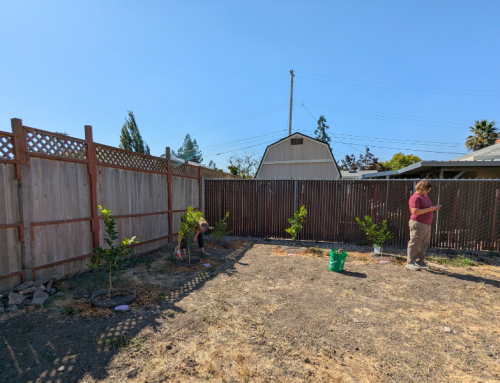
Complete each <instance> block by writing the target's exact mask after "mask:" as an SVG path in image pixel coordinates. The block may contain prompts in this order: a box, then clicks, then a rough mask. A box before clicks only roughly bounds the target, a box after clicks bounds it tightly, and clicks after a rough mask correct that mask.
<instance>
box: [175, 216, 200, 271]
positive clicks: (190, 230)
mask: <svg viewBox="0 0 500 383" xmlns="http://www.w3.org/2000/svg"><path fill="white" fill-rule="evenodd" d="M201 218H203V213H202V212H201V211H194V208H193V207H192V206H188V208H187V212H186V213H184V214H182V217H181V225H180V227H179V235H180V236H181V237H182V238H183V239H185V240H186V243H187V248H188V255H189V263H191V252H190V250H189V247H190V246H191V240H190V239H191V237H192V236H193V235H194V232H195V228H196V227H198V222H199V221H200V219H201Z"/></svg>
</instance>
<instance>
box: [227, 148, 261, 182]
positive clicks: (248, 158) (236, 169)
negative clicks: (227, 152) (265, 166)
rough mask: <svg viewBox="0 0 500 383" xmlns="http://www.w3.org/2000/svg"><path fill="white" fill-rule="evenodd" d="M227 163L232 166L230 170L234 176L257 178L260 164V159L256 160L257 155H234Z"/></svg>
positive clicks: (229, 167) (244, 153) (245, 153)
mask: <svg viewBox="0 0 500 383" xmlns="http://www.w3.org/2000/svg"><path fill="white" fill-rule="evenodd" d="M227 161H228V162H229V163H230V164H231V166H228V169H229V170H230V172H231V173H232V174H234V175H238V176H243V177H247V178H249V177H254V176H255V172H256V171H257V168H258V166H259V164H260V159H258V158H255V153H251V154H248V153H247V152H243V154H242V155H238V154H233V155H232V156H231V157H229V158H228V160H227Z"/></svg>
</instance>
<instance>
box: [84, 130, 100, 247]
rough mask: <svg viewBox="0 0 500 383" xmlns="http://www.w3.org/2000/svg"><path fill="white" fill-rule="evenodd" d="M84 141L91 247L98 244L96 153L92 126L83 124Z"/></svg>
mask: <svg viewBox="0 0 500 383" xmlns="http://www.w3.org/2000/svg"><path fill="white" fill-rule="evenodd" d="M85 141H87V160H88V161H89V163H88V165H87V173H88V174H89V181H90V210H91V214H90V216H91V217H92V220H91V221H90V222H91V223H90V224H91V231H92V249H95V248H96V247H98V246H99V226H100V225H99V214H98V212H97V155H96V150H95V144H94V138H93V135H92V126H91V125H85Z"/></svg>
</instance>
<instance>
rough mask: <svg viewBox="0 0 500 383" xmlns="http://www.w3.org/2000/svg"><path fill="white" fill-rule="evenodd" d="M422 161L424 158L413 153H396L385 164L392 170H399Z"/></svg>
mask: <svg viewBox="0 0 500 383" xmlns="http://www.w3.org/2000/svg"><path fill="white" fill-rule="evenodd" d="M420 161H422V159H421V158H420V157H417V156H414V155H413V154H404V153H396V154H395V155H393V156H392V158H391V159H390V160H389V161H387V162H384V163H383V165H384V166H385V167H387V168H390V169H392V170H399V169H403V168H406V167H407V166H410V165H413V164H416V163H417V162H420Z"/></svg>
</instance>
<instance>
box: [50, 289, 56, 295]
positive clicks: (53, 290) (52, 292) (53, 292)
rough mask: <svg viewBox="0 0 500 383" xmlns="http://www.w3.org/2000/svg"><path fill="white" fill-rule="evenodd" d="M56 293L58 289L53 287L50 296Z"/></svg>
mask: <svg viewBox="0 0 500 383" xmlns="http://www.w3.org/2000/svg"><path fill="white" fill-rule="evenodd" d="M55 293H56V289H55V288H53V287H51V288H50V295H54V294H55Z"/></svg>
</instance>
